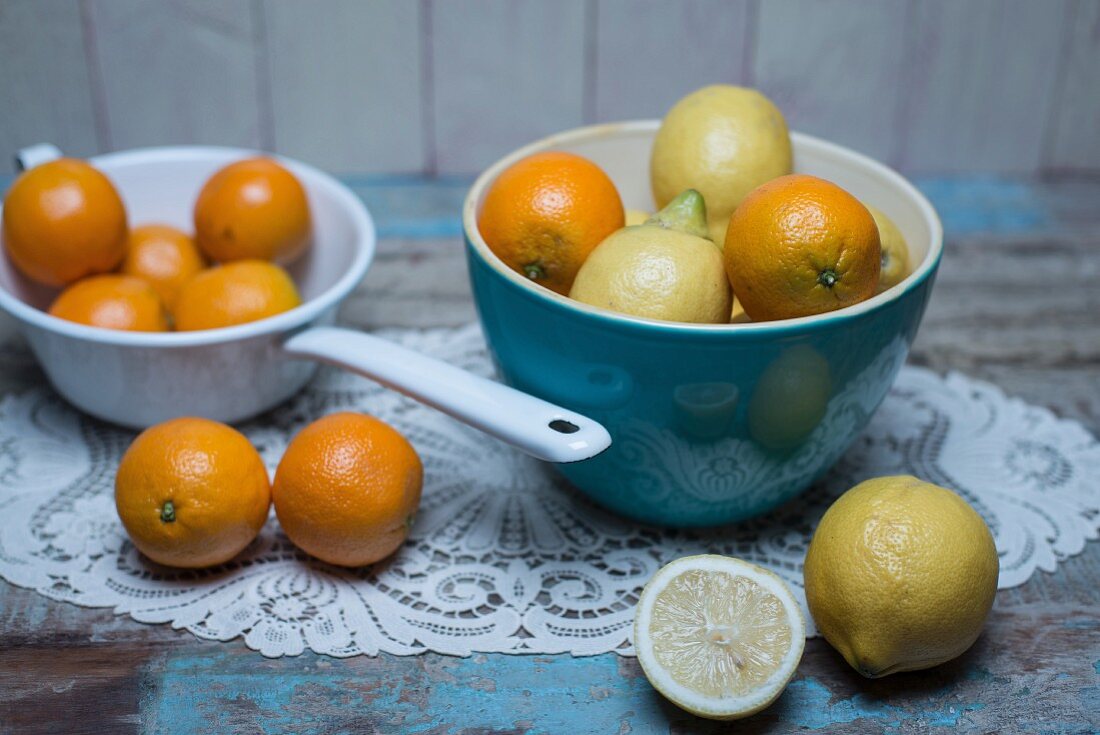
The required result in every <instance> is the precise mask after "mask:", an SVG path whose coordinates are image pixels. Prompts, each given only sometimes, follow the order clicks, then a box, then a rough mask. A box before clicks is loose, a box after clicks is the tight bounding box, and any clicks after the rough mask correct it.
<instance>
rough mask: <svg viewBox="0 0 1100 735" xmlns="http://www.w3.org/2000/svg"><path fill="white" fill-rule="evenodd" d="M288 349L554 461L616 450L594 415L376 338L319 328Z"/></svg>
mask: <svg viewBox="0 0 1100 735" xmlns="http://www.w3.org/2000/svg"><path fill="white" fill-rule="evenodd" d="M283 349H284V350H285V351H286V353H287V354H288V355H289V356H290V357H294V358H311V359H314V360H320V361H322V362H326V363H329V364H332V365H336V366H338V367H342V368H345V369H347V370H351V371H352V372H355V373H359V374H360V375H363V376H365V377H368V378H370V379H371V380H375V381H377V382H379V383H381V384H382V385H385V386H387V387H388V388H392V389H394V390H396V391H399V392H401V393H404V394H405V395H407V396H409V397H410V398H413V399H415V400H417V401H420V402H421V403H424V404H427V405H429V406H432V407H433V408H437V409H439V410H440V411H443V412H444V413H446V414H449V415H451V416H453V417H454V418H456V419H458V420H459V421H462V422H463V423H466V424H469V425H470V426H473V427H475V428H477V429H480V430H482V431H484V432H485V433H486V434H489V435H491V436H495V437H496V438H498V439H500V440H501V441H504V442H507V443H509V444H512V445H513V446H516V447H518V448H519V449H522V450H523V451H525V452H527V453H528V454H530V455H532V456H534V457H537V458H538V459H542V460H546V461H547V462H577V461H580V460H583V459H588V458H590V457H594V456H596V455H597V454H599V453H600V452H602V451H603V450H605V449H607V448H608V447H609V446H610V445H611V435H610V434H608V433H607V429H605V428H604V427H603V426H602V425H601V424H599V423H597V422H596V421H593V420H592V419H590V418H588V417H586V416H582V415H581V414H579V413H575V412H573V411H569V410H566V409H564V408H561V407H560V406H555V405H554V404H552V403H548V402H546V401H544V400H542V399H540V398H535V397H534V396H531V395H528V394H526V393H523V392H521V391H518V390H515V389H514V388H509V387H508V386H506V385H503V384H501V383H497V382H495V381H492V380H487V379H485V378H482V377H480V376H477V375H474V374H472V373H468V372H466V371H465V370H461V369H459V368H456V367H454V366H453V365H449V364H447V363H445V362H442V361H440V360H435V359H433V358H430V357H425V356H424V355H421V354H420V353H418V352H414V351H413V350H410V349H407V348H405V347H401V346H400V345H396V344H394V343H393V342H388V341H386V340H384V339H379V338H378V337H374V336H372V335H369V334H364V333H362V332H356V331H353V330H350V329H340V328H338V327H314V328H312V329H308V330H306V331H304V332H300V333H298V334H296V335H294V336H293V337H291V338H289V339H288V340H286V342H284V343H283Z"/></svg>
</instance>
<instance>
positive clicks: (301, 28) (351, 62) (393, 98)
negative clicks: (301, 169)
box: [263, 0, 427, 173]
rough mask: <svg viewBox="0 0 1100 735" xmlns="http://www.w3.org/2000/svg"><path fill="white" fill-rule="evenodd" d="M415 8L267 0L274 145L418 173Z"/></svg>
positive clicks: (367, 168)
mask: <svg viewBox="0 0 1100 735" xmlns="http://www.w3.org/2000/svg"><path fill="white" fill-rule="evenodd" d="M421 8H422V6H421V5H420V4H418V3H411V2H405V1H404V0H385V1H383V2H370V3H363V2H359V0H329V1H328V2H326V3H325V4H324V7H323V9H320V8H318V7H317V6H316V5H314V4H312V3H294V2H283V1H280V0H266V1H265V2H264V5H263V9H264V15H265V25H266V29H267V33H266V52H267V53H266V60H267V66H268V67H269V68H270V72H271V100H272V109H273V114H274V119H273V123H272V125H273V128H274V131H275V147H276V149H277V150H278V151H279V152H280V153H284V154H286V155H288V156H294V157H296V158H301V159H302V160H305V161H308V162H309V163H313V164H315V165H317V166H321V167H323V168H325V169H328V170H330V171H334V172H338V173H345V172H349V171H354V172H356V173H374V172H419V171H422V170H424V169H425V167H426V165H427V160H426V156H425V150H424V124H425V122H424V119H423V118H424V108H423V106H422V104H421V103H422V94H421V72H422V69H421V66H422V59H423V56H424V54H423V51H422V49H421V44H422V43H426V42H427V40H426V39H424V38H423V37H422V36H421V34H420V28H421V18H420V11H421Z"/></svg>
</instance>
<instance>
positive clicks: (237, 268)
mask: <svg viewBox="0 0 1100 735" xmlns="http://www.w3.org/2000/svg"><path fill="white" fill-rule="evenodd" d="M301 303H302V299H301V297H299V296H298V289H297V288H295V286H294V281H292V280H290V276H289V275H287V272H286V271H285V270H283V269H282V268H280V267H279V266H277V265H275V264H274V263H268V262H267V261H266V260H240V261H237V262H235V263H227V264H226V265H220V266H217V267H214V268H208V269H207V270H204V271H202V272H201V273H199V274H198V275H196V276H193V277H192V278H191V279H190V280H189V281H187V283H185V284H184V285H183V288H182V289H180V292H179V295H178V296H177V297H176V304H175V307H174V308H173V310H172V315H173V316H174V317H175V320H176V329H177V330H179V331H181V332H188V331H193V330H196V329H217V328H218V327H231V326H233V325H234V324H245V323H247V322H254V321H256V320H257V319H264V318H266V317H269V316H274V315H275V314H279V313H282V312H284V311H288V310H290V309H293V308H294V307H295V306H298V305H299V304H301Z"/></svg>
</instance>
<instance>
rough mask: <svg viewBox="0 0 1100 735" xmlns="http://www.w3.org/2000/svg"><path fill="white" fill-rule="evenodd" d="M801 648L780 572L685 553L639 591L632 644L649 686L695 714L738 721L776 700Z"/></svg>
mask: <svg viewBox="0 0 1100 735" xmlns="http://www.w3.org/2000/svg"><path fill="white" fill-rule="evenodd" d="M805 645H806V626H805V622H804V621H803V619H802V611H801V610H800V609H799V607H798V603H797V602H795V599H794V597H793V596H792V595H791V592H790V590H789V589H787V586H786V585H785V584H784V583H783V580H781V579H780V578H779V577H777V576H775V575H774V574H772V573H771V572H769V571H768V570H766V569H763V568H761V567H758V566H756V565H754V564H749V563H748V562H745V561H742V560H740V559H734V558H731V557H727V556H716V555H712V554H704V555H701V556H687V557H684V558H682V559H677V560H676V561H674V562H671V563H669V564H666V565H665V566H664V567H662V568H661V569H660V570H659V571H658V572H657V573H656V574H654V575H653V578H652V579H651V580H649V583H648V584H646V586H645V589H643V590H642V595H641V597H640V598H639V600H638V607H637V610H636V612H635V616H634V649H635V651H636V652H637V655H638V663H640V664H641V665H642V670H643V671H644V672H645V675H646V678H647V679H649V683H650V684H652V685H653V688H654V689H656V690H657V691H659V692H660V693H661V694H663V695H664V696H665V697H666V698H668V699H669V700H671V701H672V702H673V703H674V704H675V705H676V706H678V707H681V708H683V709H685V710H687V711H688V712H691V713H692V714H695V715H698V716H700V717H708V718H710V719H713V720H736V719H739V718H741V717H748V716H749V715H751V714H754V713H756V712H759V711H760V710H762V709H764V708H765V707H767V706H768V705H769V704H771V703H772V702H774V701H775V700H776V698H777V697H779V695H780V694H782V693H783V689H784V688H785V687H786V686H787V682H788V681H790V679H791V677H792V676H793V675H794V672H795V669H796V668H797V667H798V662H799V661H800V660H801V659H802V649H803V648H804V647H805Z"/></svg>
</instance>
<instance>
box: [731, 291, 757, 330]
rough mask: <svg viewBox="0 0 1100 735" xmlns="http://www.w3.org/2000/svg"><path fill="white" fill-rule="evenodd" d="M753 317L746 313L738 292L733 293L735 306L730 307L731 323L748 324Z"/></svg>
mask: <svg viewBox="0 0 1100 735" xmlns="http://www.w3.org/2000/svg"><path fill="white" fill-rule="evenodd" d="M751 321H752V319H750V318H749V315H748V314H746V313H745V307H744V306H742V305H741V301H740V300H739V299H738V298H737V294H734V295H733V306H732V307H731V308H730V324H748V323H749V322H751Z"/></svg>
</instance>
